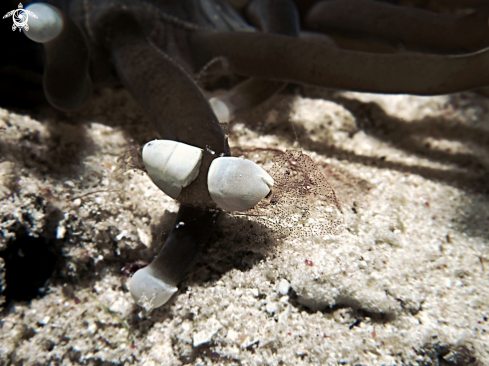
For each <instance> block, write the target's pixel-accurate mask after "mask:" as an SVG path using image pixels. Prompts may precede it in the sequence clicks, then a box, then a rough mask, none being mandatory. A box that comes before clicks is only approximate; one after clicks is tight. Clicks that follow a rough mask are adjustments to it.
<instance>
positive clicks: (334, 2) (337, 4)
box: [304, 0, 489, 54]
mask: <svg viewBox="0 0 489 366" xmlns="http://www.w3.org/2000/svg"><path fill="white" fill-rule="evenodd" d="M488 17H489V8H481V9H479V10H477V11H475V12H473V13H470V14H468V15H463V16H460V15H452V14H441V13H436V12H432V11H428V10H425V9H419V8H413V7H406V6H398V5H393V4H389V3H386V2H380V1H374V0H328V1H320V2H318V3H317V4H315V5H314V6H313V7H312V8H311V9H310V11H309V13H308V15H307V16H306V19H305V24H304V26H305V28H306V29H309V30H314V31H320V32H324V33H339V34H343V35H349V36H352V35H354V36H366V35H368V36H372V37H378V38H383V39H388V40H391V41H394V42H399V43H401V44H402V45H404V46H407V47H408V48H412V49H416V50H423V51H429V52H437V53H447V54H454V53H466V52H473V51H476V50H480V49H482V48H485V47H489V28H488V26H487V21H488Z"/></svg>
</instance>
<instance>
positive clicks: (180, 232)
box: [130, 205, 220, 308]
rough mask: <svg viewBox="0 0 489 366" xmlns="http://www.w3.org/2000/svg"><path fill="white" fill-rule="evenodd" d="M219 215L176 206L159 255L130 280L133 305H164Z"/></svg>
mask: <svg viewBox="0 0 489 366" xmlns="http://www.w3.org/2000/svg"><path fill="white" fill-rule="evenodd" d="M219 214H220V211H217V210H208V209H205V210H200V209H195V208H191V207H186V206H183V205H182V206H180V210H179V211H178V214H177V219H176V221H175V225H174V226H173V228H172V230H171V232H170V235H169V236H168V239H167V240H166V242H165V244H164V245H163V248H162V249H161V251H160V252H159V254H158V255H157V256H156V258H155V259H154V260H153V261H152V262H151V263H150V264H149V265H148V266H147V267H145V268H143V269H140V270H139V271H137V272H136V274H135V275H134V276H133V277H132V279H131V283H130V288H131V294H132V296H133V298H134V299H135V300H136V302H137V303H139V304H140V305H142V306H145V307H150V308H155V307H159V306H161V305H163V304H164V303H166V302H167V301H168V299H169V298H170V297H171V296H172V295H173V293H174V292H176V290H177V289H176V285H177V284H178V283H179V282H180V281H181V280H182V279H183V278H184V277H185V275H186V274H187V271H188V269H189V267H190V266H191V265H192V263H193V262H194V260H195V258H196V257H197V255H198V254H199V253H200V252H201V250H202V248H203V247H204V245H205V244H206V242H207V241H208V239H209V236H210V234H211V232H212V229H213V227H214V226H215V224H216V221H217V219H218V217H219ZM148 300H149V303H148Z"/></svg>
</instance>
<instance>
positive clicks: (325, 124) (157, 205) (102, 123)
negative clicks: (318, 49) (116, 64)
mask: <svg viewBox="0 0 489 366" xmlns="http://www.w3.org/2000/svg"><path fill="white" fill-rule="evenodd" d="M148 126H149V123H148V121H147V120H146V119H145V117H144V116H143V113H142V112H141V111H140V110H139V109H138V107H137V106H135V105H134V103H133V102H132V100H131V98H130V97H129V96H128V94H127V92H125V91H124V90H112V89H106V90H102V91H100V92H99V93H98V95H96V96H94V98H93V100H92V101H91V102H90V104H89V105H88V106H87V107H86V108H84V109H83V110H82V111H80V112H78V113H72V114H60V113H57V112H54V111H53V110H50V109H46V110H40V111H37V112H36V113H33V114H31V115H30V116H29V115H24V114H22V113H21V112H19V111H17V112H13V111H8V110H0V151H1V160H0V231H1V234H2V235H1V236H0V240H1V242H0V250H3V252H0V254H1V253H6V252H7V251H8V250H10V252H12V253H14V254H12V255H13V256H14V257H15V256H17V257H19V256H20V257H21V258H23V257H28V256H29V253H24V252H22V250H21V249H22V248H21V249H17V247H16V246H19V245H22V244H19V243H21V241H22V240H25V236H26V235H28V236H29V237H31V238H37V239H38V240H37V241H35V243H39V245H40V246H41V247H42V248H46V249H42V250H44V251H47V252H49V253H54V255H55V256H56V257H57V265H56V267H55V270H54V275H53V276H52V277H51V279H50V280H49V281H48V282H47V283H46V284H45V286H44V287H43V288H42V295H41V296H38V297H36V298H35V299H33V300H31V301H18V300H13V301H9V302H8V303H4V304H3V306H4V310H3V313H2V316H1V319H0V325H1V332H0V365H80V364H83V365H111V364H120V365H182V364H195V365H225V364H226V365H240V364H247V365H260V364H263V365H308V364H322V365H339V364H341V365H381V364H383V365H408V364H411V365H476V364H479V365H483V364H485V365H489V346H488V345H489V335H488V332H489V282H488V281H489V175H488V172H489V99H486V98H484V97H481V96H478V95H476V94H474V93H462V94H456V95H450V96H437V97H416V96H406V95H392V96H387V95H374V94H365V93H353V92H334V91H330V90H326V89H321V88H307V87H305V88H301V89H299V90H297V91H296V92H291V89H289V90H288V92H287V93H284V94H281V95H278V96H276V97H275V98H274V99H272V100H271V101H269V102H267V103H266V105H264V106H262V107H260V108H259V109H258V110H256V111H254V112H251V113H250V114H248V115H246V116H243V117H240V118H236V119H235V120H234V121H232V122H231V123H230V125H229V142H230V145H231V146H232V148H233V152H234V154H240V153H242V152H243V151H246V152H247V154H248V157H250V158H252V159H253V160H255V161H256V162H258V163H260V162H262V160H263V159H262V156H261V154H262V152H263V151H266V149H278V150H282V151H285V150H286V149H301V150H302V151H303V152H304V153H306V154H308V155H309V156H310V157H311V158H312V159H313V160H314V162H315V163H316V164H317V166H318V169H320V170H321V171H322V172H323V174H324V175H325V176H326V178H327V179H328V181H329V182H330V184H331V185H332V186H333V187H334V189H335V191H336V194H337V196H338V198H339V200H340V202H341V205H342V208H343V211H344V220H345V229H344V230H343V232H342V233H341V234H339V235H331V236H325V237H297V236H289V237H284V236H283V235H280V233H278V234H277V235H274V234H273V233H271V232H269V231H266V230H262V229H260V228H259V227H250V226H251V225H249V222H248V221H247V220H246V219H245V218H243V217H236V216H232V215H229V214H223V215H222V216H221V219H220V223H219V227H218V229H217V230H216V231H215V232H214V234H213V235H212V237H211V240H210V242H209V243H208V245H207V247H206V249H205V250H204V252H203V253H202V255H201V256H200V257H199V259H198V261H197V263H196V264H195V265H194V267H193V268H192V269H191V270H190V273H189V275H188V277H187V278H186V279H184V280H183V281H182V283H181V284H180V285H179V291H178V293H177V294H176V295H174V297H173V298H172V299H171V300H170V301H169V302H168V303H167V304H166V305H164V306H163V307H161V308H159V309H156V310H154V311H152V312H150V313H148V312H145V311H143V310H142V309H141V308H140V307H138V306H137V305H136V304H134V302H133V300H132V298H131V295H130V293H129V292H128V281H129V278H128V277H127V276H126V275H124V274H123V273H121V268H122V267H124V266H125V265H127V264H128V263H133V262H136V261H138V260H141V261H146V262H148V261H150V260H151V259H152V258H153V256H154V255H155V254H156V253H157V252H158V251H159V249H160V247H161V245H162V243H163V242H164V239H165V238H166V236H167V235H168V232H169V231H170V229H171V226H172V225H173V221H174V219H175V217H176V211H177V209H178V206H177V204H176V203H175V202H174V201H173V200H172V199H170V198H169V197H167V196H165V195H164V194H163V193H162V192H161V191H159V190H158V189H157V188H156V187H155V186H154V185H153V183H152V182H151V181H150V179H149V178H148V177H147V176H146V174H144V173H142V172H140V171H136V170H129V171H126V172H124V173H121V172H118V171H117V166H118V164H117V158H118V157H119V156H121V154H122V153H123V152H124V151H125V150H126V148H127V147H128V146H129V145H130V144H135V143H137V144H143V143H144V142H146V141H148V140H150V139H152V138H155V137H157V136H156V135H155V134H154V133H153V132H152V131H151V129H150V128H149V127H148ZM23 238H24V239H23ZM32 240H33V239H31V242H32ZM19 248H20V247H19ZM42 250H40V252H39V251H38V252H39V253H38V252H36V253H37V254H36V255H38V256H39V257H38V258H39V259H37V258H36V259H37V261H40V260H41V258H44V257H43V256H42V254H43V253H42ZM44 254H45V253H44ZM4 257H7V256H5V255H4ZM9 258H10V259H9ZM11 258H12V257H8V258H7V259H5V260H3V259H2V260H0V267H1V273H0V280H3V282H4V283H3V287H4V290H5V291H4V294H5V295H6V296H7V297H8V296H9V295H8V292H7V289H8V288H9V286H11V291H13V290H18V289H15V288H14V287H15V286H18V284H16V283H15V281H13V280H9V278H11V277H9V274H8V273H9V271H12V273H13V272H15V273H17V272H18V268H17V267H16V268H14V269H12V268H13V267H12V266H13V265H15V263H22V261H18V262H15V261H13V260H12V259H11ZM34 262H36V260H35V261H34ZM34 262H33V263H34ZM12 263H13V264H12ZM26 267H29V268H26V271H27V273H29V276H30V277H35V276H36V272H35V270H37V269H36V268H37V267H35V266H30V265H29V266H26ZM16 271H17V272H16ZM5 282H6V286H7V289H5Z"/></svg>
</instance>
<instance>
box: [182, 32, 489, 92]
mask: <svg viewBox="0 0 489 366" xmlns="http://www.w3.org/2000/svg"><path fill="white" fill-rule="evenodd" d="M191 42H192V51H193V53H194V58H195V60H196V61H198V62H200V63H201V64H205V63H206V62H207V61H208V60H210V59H212V58H213V57H218V56H219V57H225V58H227V59H228V60H229V63H230V65H231V69H232V70H233V71H234V72H235V73H237V74H240V75H245V76H254V77H262V78H274V79H277V80H283V81H290V82H298V83H306V84H313V85H321V86H327V87H331V88H338V89H348V90H356V91H366V92H373V93H392V94H397V93H399V94H417V95H437V94H447V93H453V92H459V91H464V90H471V89H475V88H481V87H484V86H487V85H489V49H485V50H482V51H479V52H476V53H471V54H466V55H456V56H449V55H427V54H417V53H410V54H381V53H368V52H358V51H350V50H342V49H338V48H333V47H326V46H323V45H320V44H317V43H313V42H307V41H304V40H302V39H297V38H293V37H286V36H281V35H277V34H254V33H248V32H233V33H207V32H202V33H194V34H193V35H192V38H191Z"/></svg>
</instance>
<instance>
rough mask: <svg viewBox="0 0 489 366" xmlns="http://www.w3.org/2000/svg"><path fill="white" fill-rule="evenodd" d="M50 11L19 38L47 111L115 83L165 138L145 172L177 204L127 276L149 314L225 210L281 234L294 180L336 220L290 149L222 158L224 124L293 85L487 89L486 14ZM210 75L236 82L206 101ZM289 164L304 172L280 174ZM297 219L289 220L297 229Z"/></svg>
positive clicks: (153, 145) (169, 6)
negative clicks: (217, 71)
mask: <svg viewBox="0 0 489 366" xmlns="http://www.w3.org/2000/svg"><path fill="white" fill-rule="evenodd" d="M474 2H476V1H475V0H474ZM52 3H53V5H49V4H45V3H33V4H31V5H29V6H28V7H26V9H29V11H31V12H33V13H35V14H36V15H37V17H38V18H37V19H31V20H30V29H29V30H28V31H24V34H25V35H26V36H27V37H28V38H29V39H31V40H32V41H34V42H37V43H40V44H42V45H43V46H44V51H45V55H46V62H45V64H44V74H43V79H42V84H43V90H44V95H45V97H46V99H47V100H48V102H49V103H50V104H51V105H52V106H54V107H55V108H57V109H60V110H64V111H69V110H76V109H78V108H80V107H82V106H83V105H84V104H85V103H86V101H87V100H88V99H89V98H90V95H91V91H92V88H93V87H94V86H97V85H101V84H103V85H107V84H122V85H123V86H124V87H125V88H126V89H127V90H128V91H129V92H130V93H131V95H132V97H133V98H134V100H136V101H137V102H138V103H139V105H140V106H141V107H142V108H143V109H144V111H145V112H146V114H147V115H148V117H149V118H150V120H151V121H152V122H153V128H154V129H155V131H156V132H157V133H158V134H159V136H160V137H161V139H160V140H155V141H150V142H148V143H147V144H145V145H144V147H143V149H142V159H143V162H144V166H145V168H146V171H147V172H148V174H149V176H150V177H151V179H152V180H153V182H154V183H155V184H156V185H157V186H158V187H159V188H160V189H161V190H163V191H164V192H165V193H167V194H168V195H169V196H170V197H172V198H174V199H176V200H177V201H178V202H179V203H180V204H181V206H180V209H179V212H178V215H177V218H176V223H175V225H174V226H173V229H172V231H171V233H170V235H169V236H168V238H167V240H166V242H165V244H164V245H163V248H162V250H161V252H160V254H159V255H158V256H157V257H156V259H155V260H154V261H153V262H152V263H151V264H150V265H149V266H147V267H145V268H142V269H140V270H139V271H137V272H136V273H135V275H134V276H133V278H132V280H131V292H132V295H133V297H134V298H135V300H136V301H137V302H138V303H140V304H142V305H144V304H145V303H147V302H148V301H149V302H150V303H151V307H158V306H161V305H163V304H164V303H165V302H167V301H168V299H169V298H170V297H171V295H172V294H173V293H174V292H175V291H176V285H177V284H178V283H179V282H180V280H181V279H182V278H183V277H184V276H185V275H186V272H187V269H188V267H189V266H190V264H191V263H192V262H193V260H194V259H195V257H196V256H197V255H198V253H199V252H200V250H201V249H202V247H203V246H204V244H205V243H206V242H207V241H208V239H209V236H210V233H211V231H212V229H213V227H214V226H215V225H216V222H217V219H218V217H219V215H220V213H221V211H222V210H227V211H246V212H248V214H249V215H250V216H256V217H268V218H271V217H272V216H275V218H276V219H277V220H278V221H276V222H272V221H273V220H271V219H263V220H264V222H268V223H270V222H272V226H273V225H281V222H283V221H280V220H281V219H280V217H281V215H282V214H283V213H284V212H287V213H288V215H289V216H294V215H295V214H293V213H292V214H290V212H291V210H292V211H293V209H292V208H293V207H296V208H297V207H301V206H300V205H301V203H300V202H299V201H300V200H299V201H294V200H293V195H292V194H291V192H296V191H293V190H289V188H290V187H289V188H288V186H287V184H292V183H290V182H292V180H290V179H292V178H290V179H289V177H292V176H295V178H294V179H296V180H295V181H294V182H297V181H300V182H303V183H304V184H303V185H301V186H300V187H299V188H298V189H302V190H305V191H307V192H302V193H300V192H299V193H297V192H296V193H294V194H295V195H296V197H297V196H299V197H306V198H304V199H306V200H307V199H309V198H307V197H316V196H322V197H323V198H324V199H323V201H324V202H327V203H328V205H329V206H334V208H335V209H337V210H338V211H341V207H340V206H339V204H338V201H337V199H336V196H335V194H334V191H333V190H332V189H331V187H330V186H329V184H327V182H326V181H325V179H324V177H321V176H319V175H314V174H315V173H314V172H315V170H314V169H313V168H311V167H312V165H311V162H310V161H309V160H310V159H309V160H308V158H307V157H305V156H304V155H301V153H298V152H286V153H285V154H284V155H283V156H282V157H281V158H279V159H278V161H279V163H277V164H276V165H275V168H274V169H275V170H274V172H273V173H267V172H266V171H265V170H264V169H263V168H261V167H259V166H258V165H257V164H255V163H253V162H251V161H250V160H246V159H239V158H235V157H231V156H230V155H231V151H230V148H229V145H228V141H227V139H226V136H225V134H224V133H223V131H222V129H221V125H220V122H227V121H229V120H231V119H232V118H233V117H234V116H236V115H239V114H240V113H242V112H244V111H247V110H250V109H252V108H254V107H256V106H257V105H259V104H261V103H262V102H263V101H265V100H267V99H268V98H270V97H271V96H273V95H274V94H276V93H277V92H278V91H280V90H281V89H283V88H284V86H285V84H286V83H289V82H291V83H299V84H311V85H319V86H326V87H331V88H337V89H347V90H353V91H366V92H374V93H406V94H416V95H436V94H445V93H452V92H458V91H464V90H471V89H477V88H484V87H486V86H487V85H488V84H489V71H488V68H487V67H486V66H487V64H488V62H489V49H485V48H484V47H487V46H488V45H489V35H488V34H486V33H487V14H486V10H484V9H482V10H480V11H476V12H474V13H473V14H470V15H468V16H466V17H458V16H449V15H443V14H437V13H434V12H428V11H425V10H420V9H415V8H407V7H402V6H397V5H393V4H389V3H385V2H378V1H372V0H348V1H339V0H331V1H318V2H314V1H306V2H297V4H296V3H295V2H294V1H292V0H251V1H250V0H241V1H240V0H229V1H224V0H191V1H181V0H178V1H132V0H103V1H94V0H88V1H87V0H84V1H82V0H73V1H69V2H65V3H64V6H61V7H57V6H55V5H60V4H58V3H61V2H55V1H53V2H52ZM352 9H356V10H355V11H352ZM381 20H383V21H381ZM414 20H416V23H415V24H414V25H412V26H410V24H411V23H412V22H413V21H414ZM406 27H407V28H406ZM328 34H329V35H328ZM427 34H428V35H429V37H428V36H426V35H427ZM447 34H448V35H451V34H453V35H454V36H453V37H452V36H447ZM455 35H456V36H455ZM461 35H463V37H462V36H461ZM396 41H397V42H399V43H400V44H401V43H402V45H403V49H402V52H401V51H400V47H397V45H393V42H396ZM412 50H416V51H423V52H424V53H413V52H409V51H412ZM428 52H430V53H428ZM463 52H467V53H463ZM454 54H456V55H454ZM216 65H218V66H219V65H220V66H221V67H222V68H224V69H225V70H226V71H227V72H230V73H232V74H236V75H239V76H240V77H241V78H244V80H243V81H241V82H239V83H237V84H236V85H234V86H232V87H231V88H230V89H229V90H228V91H226V92H225V93H223V94H219V95H215V96H213V97H212V98H210V99H209V100H207V98H206V96H205V94H204V92H203V90H202V88H201V87H200V86H199V85H198V83H197V80H199V78H201V77H203V76H204V75H205V74H206V73H207V72H210V71H211V70H212V69H213V68H215V67H216ZM280 159H282V160H280ZM294 161H296V162H297V161H302V165H301V164H299V166H302V167H309V168H304V169H302V170H301V169H295V170H294V169H292V170H291V169H289V167H290V166H292V167H293V166H294V163H293V162H294ZM289 165H290V166H289ZM296 166H297V164H296ZM287 172H288V173H287ZM277 177H281V178H279V180H278V181H277ZM294 184H295V183H294ZM277 185H280V187H277ZM295 188H297V187H295ZM284 192H285V193H284ZM282 204H287V205H288V207H287V208H286V207H284V206H281V205H282ZM304 205H305V206H307V204H306V203H304ZM266 210H268V211H267V212H272V213H274V214H273V215H271V214H266V213H264V211H266ZM298 211H300V212H303V210H302V211H301V209H298ZM301 215H303V213H301V214H297V215H295V217H296V221H295V222H298V221H300V220H302V219H304V217H302V216H301ZM179 223H184V225H179ZM291 226H292V224H291ZM338 227H339V222H337V221H335V220H334V219H331V220H326V221H324V222H323V223H322V226H321V225H320V226H318V227H315V228H314V229H311V233H312V234H321V233H322V230H325V232H335V231H336V229H337V228H338Z"/></svg>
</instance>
